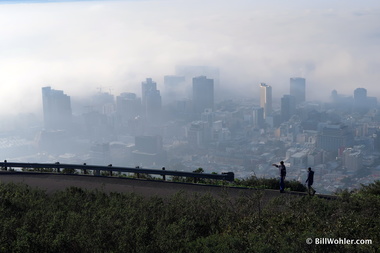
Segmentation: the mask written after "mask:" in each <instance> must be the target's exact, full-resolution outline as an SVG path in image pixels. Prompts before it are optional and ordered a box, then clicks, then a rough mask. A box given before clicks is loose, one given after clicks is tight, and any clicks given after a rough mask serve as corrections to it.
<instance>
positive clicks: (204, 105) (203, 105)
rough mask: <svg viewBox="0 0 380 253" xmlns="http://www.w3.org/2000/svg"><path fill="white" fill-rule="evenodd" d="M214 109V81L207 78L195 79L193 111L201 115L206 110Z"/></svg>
mask: <svg viewBox="0 0 380 253" xmlns="http://www.w3.org/2000/svg"><path fill="white" fill-rule="evenodd" d="M208 108H209V109H214V80H213V79H208V78H207V77H206V76H199V77H194V78H193V109H194V113H196V114H199V115H200V114H201V113H202V112H204V110H205V109H208Z"/></svg>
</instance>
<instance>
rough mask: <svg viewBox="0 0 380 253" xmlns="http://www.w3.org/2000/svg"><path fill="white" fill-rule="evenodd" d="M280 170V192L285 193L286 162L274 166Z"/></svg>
mask: <svg viewBox="0 0 380 253" xmlns="http://www.w3.org/2000/svg"><path fill="white" fill-rule="evenodd" d="M272 165H273V166H276V167H277V168H279V169H280V192H281V193H283V192H284V191H285V177H286V167H285V165H284V161H281V162H280V165H277V164H275V163H274V164H272Z"/></svg>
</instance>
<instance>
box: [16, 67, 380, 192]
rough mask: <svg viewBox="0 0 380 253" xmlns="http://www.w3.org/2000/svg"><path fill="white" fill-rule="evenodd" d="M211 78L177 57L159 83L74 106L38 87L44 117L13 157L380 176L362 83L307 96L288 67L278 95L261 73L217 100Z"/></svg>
mask: <svg viewBox="0 0 380 253" xmlns="http://www.w3.org/2000/svg"><path fill="white" fill-rule="evenodd" d="M218 87H219V70H218V69H217V68H211V67H196V66H194V67H189V66H183V67H179V68H177V71H176V74H175V75H168V76H165V77H164V83H163V87H162V88H163V90H162V91H161V90H160V89H159V85H157V83H156V82H155V81H154V80H153V79H151V78H147V79H146V80H144V81H142V82H141V94H136V93H131V92H127V91H126V92H123V93H121V94H119V95H118V96H114V95H112V94H110V93H107V92H98V93H97V94H95V95H94V96H92V97H91V98H89V99H87V100H86V101H82V104H81V107H82V110H81V112H80V113H79V112H76V111H75V110H73V109H72V102H71V98H70V96H69V95H67V94H65V93H64V91H61V90H54V89H52V88H51V87H43V88H42V102H43V115H44V120H43V122H44V126H43V129H40V131H38V133H37V134H36V137H35V140H34V142H33V143H34V148H33V149H28V150H30V152H29V156H25V154H24V156H23V157H20V159H21V160H22V159H26V158H25V157H27V159H28V161H29V162H33V161H36V162H56V161H59V162H61V163H64V162H66V163H87V164H99V165H105V164H113V165H114V166H126V167H136V166H140V167H145V168H160V167H166V168H167V169H171V170H184V171H193V170H195V169H197V168H199V167H201V168H203V169H204V170H205V171H206V172H208V173H211V172H217V173H221V172H226V171H233V172H234V173H235V175H236V176H237V177H241V178H245V177H249V176H252V175H255V176H257V177H277V176H278V170H277V169H276V168H275V167H273V166H271V164H273V163H277V162H279V161H281V160H283V161H285V164H286V166H287V168H288V174H287V178H288V179H289V180H291V179H294V180H299V181H303V182H304V181H305V179H306V174H307V173H306V170H307V168H308V167H312V168H313V169H314V170H315V177H316V179H315V188H316V189H317V190H318V191H319V192H326V193H327V192H334V191H336V190H338V189H341V188H356V187H360V184H366V183H370V182H373V181H374V180H379V179H380V110H379V107H378V104H377V99H376V98H374V97H369V96H367V90H366V89H364V88H358V89H356V90H354V93H353V96H343V95H340V94H338V92H337V91H335V90H334V91H332V92H331V97H330V100H329V101H328V102H311V101H308V100H307V99H306V98H307V97H306V80H305V78H301V77H294V78H290V80H289V94H284V95H283V96H282V97H281V99H273V98H272V87H271V86H270V85H268V84H266V83H261V84H259V85H257V86H256V89H255V90H256V94H259V96H258V97H259V99H258V100H257V99H256V98H255V97H254V96H252V97H251V98H247V97H246V98H242V99H229V100H223V101H218V100H217V99H216V97H217V94H218ZM253 93H255V92H254V91H253ZM273 101H279V103H276V102H273ZM33 152H34V153H35V154H36V155H34V156H33V154H32V153H33ZM15 159H16V158H15ZM33 159H35V160H33ZM10 160H12V159H10Z"/></svg>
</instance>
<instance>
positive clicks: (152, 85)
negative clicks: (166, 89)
mask: <svg viewBox="0 0 380 253" xmlns="http://www.w3.org/2000/svg"><path fill="white" fill-rule="evenodd" d="M155 90H157V83H156V82H153V81H152V78H147V79H146V81H145V82H142V83H141V98H142V101H141V102H142V104H143V106H145V103H146V96H147V94H148V92H150V91H155Z"/></svg>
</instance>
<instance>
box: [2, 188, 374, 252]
mask: <svg viewBox="0 0 380 253" xmlns="http://www.w3.org/2000/svg"><path fill="white" fill-rule="evenodd" d="M261 198H262V191H252V194H251V195H247V196H242V197H238V198H236V197H234V198H232V197H230V196H227V195H226V196H224V197H222V198H215V197H214V196H212V195H211V194H197V193H188V194H186V193H185V192H180V193H177V194H174V195H172V196H170V197H168V198H161V197H158V196H155V197H143V196H141V195H138V194H136V193H115V192H111V193H106V192H104V191H101V190H85V189H82V188H79V187H69V188H67V189H65V190H58V191H55V192H51V193H47V192H46V191H45V190H39V189H36V188H34V187H30V186H27V185H25V184H13V183H2V184H0V215H1V217H0V219H1V228H0V231H1V237H0V252H306V251H307V252H327V251H328V252H377V251H378V250H379V240H380V220H379V219H378V217H380V211H379V210H380V182H379V181H377V182H376V183H374V184H372V185H369V186H365V187H363V188H362V189H360V190H359V191H357V192H355V193H349V192H342V193H341V195H340V197H339V198H338V199H336V200H326V199H322V198H316V197H312V198H311V197H308V196H304V197H297V198H294V197H293V196H292V195H289V194H282V195H280V196H279V197H275V198H272V199H271V200H270V201H268V202H267V203H266V204H265V205H263V204H262V201H261ZM307 238H312V239H313V240H314V239H315V238H335V239H339V238H342V239H344V238H346V239H354V240H357V239H371V240H372V244H365V245H353V244H346V245H316V244H315V243H312V244H311V245H309V244H307V243H306V240H307ZM314 242H315V241H314ZM358 242H364V241H358ZM366 243H368V242H366Z"/></svg>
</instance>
